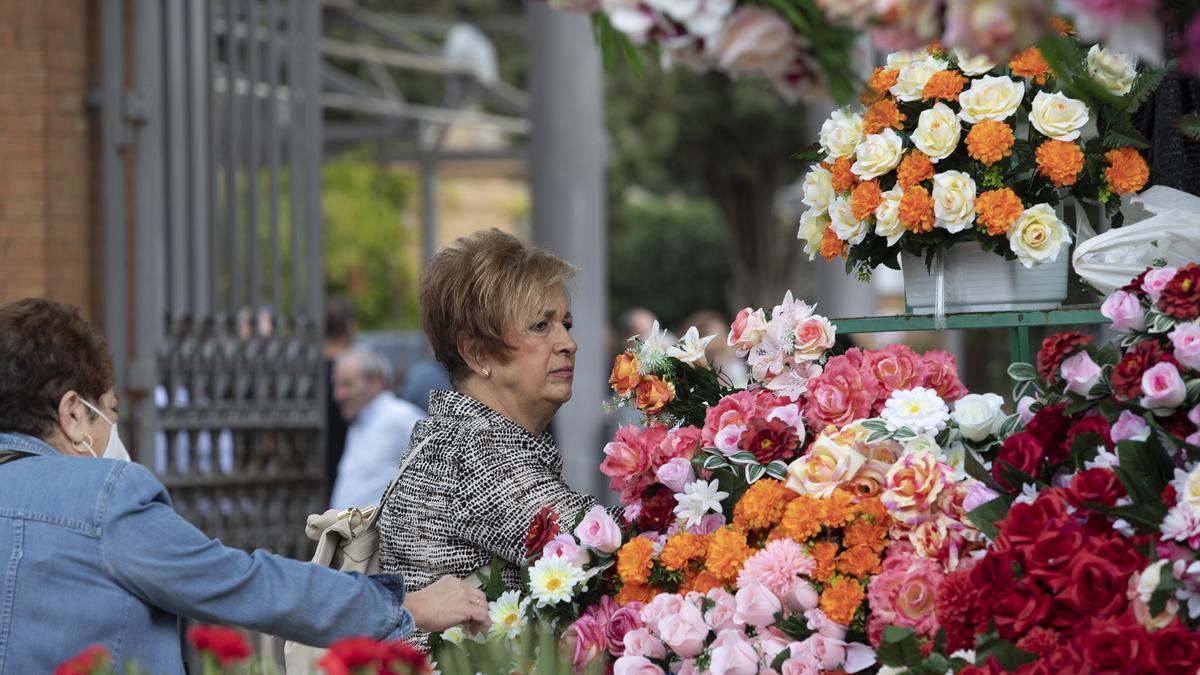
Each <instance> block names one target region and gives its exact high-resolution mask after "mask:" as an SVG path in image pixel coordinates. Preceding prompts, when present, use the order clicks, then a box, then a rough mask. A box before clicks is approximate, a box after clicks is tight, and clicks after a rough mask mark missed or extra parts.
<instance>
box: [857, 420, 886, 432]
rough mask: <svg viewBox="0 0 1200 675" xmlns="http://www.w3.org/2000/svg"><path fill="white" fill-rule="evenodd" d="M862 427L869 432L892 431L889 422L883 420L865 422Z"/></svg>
mask: <svg viewBox="0 0 1200 675" xmlns="http://www.w3.org/2000/svg"><path fill="white" fill-rule="evenodd" d="M862 427H863V428H864V429H866V430H867V431H890V430H889V429H888V425H887V422H884V421H883V420H881V419H870V420H864V421H863V423H862Z"/></svg>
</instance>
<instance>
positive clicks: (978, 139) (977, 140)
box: [967, 120, 1014, 166]
mask: <svg viewBox="0 0 1200 675" xmlns="http://www.w3.org/2000/svg"><path fill="white" fill-rule="evenodd" d="M1013 142H1014V139H1013V131H1012V127H1010V126H1008V125H1007V124H1005V123H1004V122H998V121H996V120H984V121H982V122H980V123H979V124H976V125H975V126H973V127H971V131H970V132H969V133H968V134H967V154H969V155H971V157H972V158H974V159H977V160H979V161H980V162H983V163H984V164H986V165H988V166H991V165H993V164H995V163H996V162H999V161H1000V160H1001V159H1004V158H1005V157H1008V156H1009V155H1011V154H1012V148H1013Z"/></svg>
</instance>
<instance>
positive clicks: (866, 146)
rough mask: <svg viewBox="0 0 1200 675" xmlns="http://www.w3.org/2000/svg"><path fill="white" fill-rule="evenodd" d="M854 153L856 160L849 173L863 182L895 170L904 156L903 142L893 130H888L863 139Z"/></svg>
mask: <svg viewBox="0 0 1200 675" xmlns="http://www.w3.org/2000/svg"><path fill="white" fill-rule="evenodd" d="M855 153H856V157H857V159H855V161H854V164H852V165H851V166H850V171H851V172H852V173H854V174H855V175H856V176H858V177H859V178H862V179H863V180H871V179H872V178H874V177H876V176H880V175H883V174H885V173H887V172H889V171H891V170H892V169H894V168H896V165H897V164H899V163H900V159H901V157H902V156H903V154H904V141H902V140H900V135H899V134H897V133H896V131H895V130H894V129H890V128H888V129H884V130H883V131H881V132H880V133H877V134H871V135H870V136H867V137H866V138H864V139H863V142H862V143H859V144H858V149H857V150H856V151H855Z"/></svg>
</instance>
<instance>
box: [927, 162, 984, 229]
mask: <svg viewBox="0 0 1200 675" xmlns="http://www.w3.org/2000/svg"><path fill="white" fill-rule="evenodd" d="M933 215H934V216H936V217H937V222H936V223H934V224H935V225H936V226H937V227H940V228H942V229H944V230H947V231H949V232H950V233H952V234H953V233H955V232H962V231H963V230H965V229H967V228H968V227H970V225H971V223H973V222H975V179H974V178H971V177H970V176H968V175H967V174H965V173H963V172H962V171H943V172H942V173H939V174H937V175H936V176H934V177H933Z"/></svg>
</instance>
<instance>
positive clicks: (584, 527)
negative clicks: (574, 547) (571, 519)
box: [575, 506, 621, 553]
mask: <svg viewBox="0 0 1200 675" xmlns="http://www.w3.org/2000/svg"><path fill="white" fill-rule="evenodd" d="M575 536H576V537H579V543H581V544H583V545H584V546H590V547H591V548H594V549H596V550H597V551H600V552H601V553H615V552H616V550H617V549H619V548H621V528H620V527H619V526H618V525H617V523H616V521H614V520H613V519H612V516H610V515H608V511H605V510H604V507H603V506H593V507H592V508H591V509H590V510H589V511H588V512H587V515H585V516H584V517H583V520H581V521H580V522H579V527H576V528H575Z"/></svg>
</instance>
